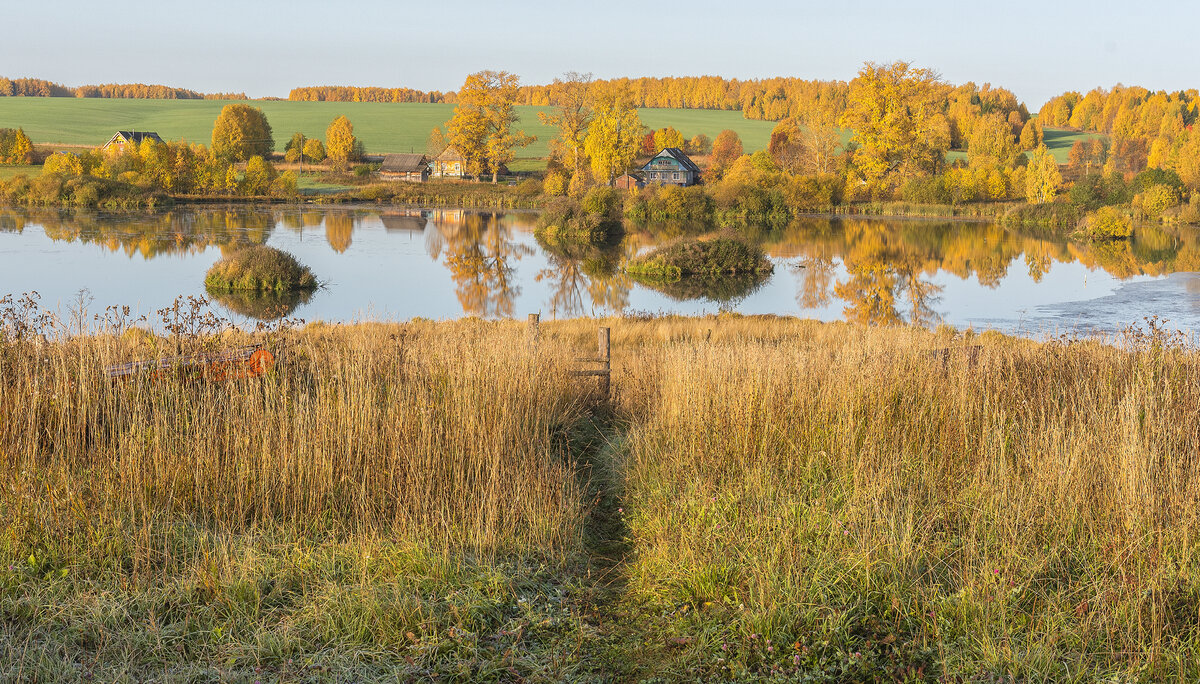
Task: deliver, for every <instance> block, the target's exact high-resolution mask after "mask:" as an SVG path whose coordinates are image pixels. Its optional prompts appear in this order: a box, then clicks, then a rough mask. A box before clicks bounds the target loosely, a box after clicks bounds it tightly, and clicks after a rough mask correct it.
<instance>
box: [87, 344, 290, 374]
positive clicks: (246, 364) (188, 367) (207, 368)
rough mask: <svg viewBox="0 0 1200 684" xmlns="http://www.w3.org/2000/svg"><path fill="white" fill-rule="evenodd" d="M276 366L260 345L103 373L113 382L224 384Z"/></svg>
mask: <svg viewBox="0 0 1200 684" xmlns="http://www.w3.org/2000/svg"><path fill="white" fill-rule="evenodd" d="M274 366H275V355H274V354H272V353H271V352H270V351H269V350H267V349H266V348H264V347H263V345H261V344H256V345H251V346H248V347H237V348H235V349H228V350H225V351H222V352H219V353H214V354H191V355H186V356H168V357H164V358H161V359H154V360H150V361H132V362H130V363H123V364H120V365H116V366H109V367H108V368H105V369H104V371H105V373H106V374H107V375H108V377H109V379H111V380H112V381H113V382H117V381H119V380H128V379H132V378H135V377H148V378H150V379H153V380H166V379H171V378H174V379H189V378H191V379H201V380H207V381H210V382H224V381H225V380H236V379H242V378H259V377H262V376H263V375H266V373H267V371H269V370H271V368H273V367H274Z"/></svg>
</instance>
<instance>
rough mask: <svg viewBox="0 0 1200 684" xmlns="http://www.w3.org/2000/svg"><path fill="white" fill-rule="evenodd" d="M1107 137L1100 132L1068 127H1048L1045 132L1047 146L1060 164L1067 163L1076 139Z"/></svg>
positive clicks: (1044, 137)
mask: <svg viewBox="0 0 1200 684" xmlns="http://www.w3.org/2000/svg"><path fill="white" fill-rule="evenodd" d="M1107 137H1108V136H1106V135H1102V134H1100V133H1089V132H1087V131H1073V130H1070V129H1067V128H1047V129H1046V130H1045V131H1044V134H1043V139H1044V141H1045V143H1046V147H1047V148H1048V149H1049V150H1050V154H1053V155H1054V159H1055V161H1057V162H1058V163H1059V164H1066V163H1067V155H1068V154H1070V152H1071V146H1072V145H1074V144H1075V141H1077V140H1091V139H1095V138H1107Z"/></svg>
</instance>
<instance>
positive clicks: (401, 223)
mask: <svg viewBox="0 0 1200 684" xmlns="http://www.w3.org/2000/svg"><path fill="white" fill-rule="evenodd" d="M379 220H380V221H382V222H383V229H384V230H386V231H387V232H389V233H408V234H410V235H415V234H417V233H423V232H425V223H426V219H425V214H424V212H422V211H420V210H419V209H407V210H402V211H397V212H388V213H386V214H380V215H379Z"/></svg>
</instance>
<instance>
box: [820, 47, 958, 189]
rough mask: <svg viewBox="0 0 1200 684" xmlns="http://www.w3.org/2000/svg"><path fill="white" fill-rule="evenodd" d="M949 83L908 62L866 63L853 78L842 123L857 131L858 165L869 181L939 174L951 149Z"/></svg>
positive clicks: (856, 161)
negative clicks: (947, 111)
mask: <svg viewBox="0 0 1200 684" xmlns="http://www.w3.org/2000/svg"><path fill="white" fill-rule="evenodd" d="M946 90H947V86H946V85H945V84H944V83H943V82H942V79H941V77H940V76H939V75H938V74H937V73H936V72H934V71H932V70H930V69H917V68H914V67H913V66H912V65H910V64H909V63H908V62H902V61H897V62H893V63H891V64H875V63H872V62H868V63H866V64H865V65H864V66H863V68H862V69H860V70H859V72H858V76H857V77H856V78H855V79H854V80H853V81H851V82H850V95H849V100H848V102H847V108H846V112H845V113H844V114H843V115H842V118H841V125H842V127H843V128H849V129H850V130H853V131H854V137H853V141H854V142H855V143H856V144H857V148H856V149H855V151H854V157H853V162H854V167H855V169H856V170H857V171H858V173H859V175H860V176H861V177H862V178H863V179H864V180H866V181H867V182H868V183H882V184H894V183H898V182H902V181H904V180H906V179H908V178H911V177H913V176H918V175H923V174H933V173H937V172H938V171H939V170H940V169H941V167H942V166H943V165H944V164H945V159H946V151H947V150H948V149H949V148H950V123H949V120H948V119H947V118H946V115H945V114H944V113H943V103H944V102H945V99H946Z"/></svg>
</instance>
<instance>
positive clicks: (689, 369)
mask: <svg viewBox="0 0 1200 684" xmlns="http://www.w3.org/2000/svg"><path fill="white" fill-rule="evenodd" d="M734 325H735V326H739V325H740V326H745V325H747V324H746V323H735V324H734ZM761 325H762V326H763V328H764V330H765V329H774V330H776V331H777V333H778V332H779V331H787V330H788V329H789V327H790V329H791V333H792V334H791V339H781V338H780V337H779V336H778V335H776V337H775V339H767V338H769V337H770V335H762V336H757V335H749V334H748V335H744V336H740V335H739V336H737V337H734V338H725V339H718V340H712V339H710V340H707V341H705V340H696V339H692V340H690V341H682V342H676V343H674V344H670V345H668V346H666V348H665V349H664V350H663V351H662V353H661V357H660V361H658V362H656V363H654V364H646V365H644V366H641V367H635V368H631V369H629V372H630V373H631V374H632V375H634V376H635V377H636V376H641V377H638V378H637V381H636V382H634V383H632V384H633V385H634V386H639V387H642V388H643V391H642V393H641V395H640V396H639V397H636V398H635V397H631V398H630V400H631V404H630V405H629V410H630V412H631V414H632V415H633V416H635V418H634V420H633V427H632V429H631V432H630V435H629V438H628V442H627V444H626V448H625V450H624V453H625V454H626V456H625V460H624V464H623V466H624V467H623V476H624V484H625V487H626V492H625V501H626V503H625V506H624V508H625V514H626V519H627V524H628V527H629V533H630V536H631V539H632V543H633V547H634V553H635V559H634V561H633V562H632V564H631V570H630V586H631V593H632V594H633V595H634V596H636V597H639V598H640V599H641V600H645V601H649V602H650V603H651V604H653V605H656V606H660V607H661V609H662V610H664V611H669V614H670V615H679V616H680V617H678V618H677V621H676V623H675V624H674V629H676V630H678V632H679V633H681V634H686V635H691V637H695V636H696V635H697V634H699V635H700V636H699V638H698V641H697V642H696V645H695V646H694V647H693V648H694V651H693V654H692V656H693V657H695V658H696V659H697V660H701V661H706V662H708V663H710V664H711V665H712V666H713V668H714V669H719V670H721V671H723V672H725V674H733V675H739V674H740V675H741V676H749V675H747V673H750V674H752V675H753V676H762V675H765V674H778V675H780V676H784V675H788V674H796V675H797V676H798V673H799V672H801V671H803V672H808V673H809V674H813V673H820V674H824V675H825V676H829V677H832V678H834V679H838V678H842V679H845V678H850V679H855V680H862V679H885V680H890V679H904V678H924V677H929V676H937V675H939V674H946V675H950V676H952V677H963V676H965V677H968V678H970V677H985V678H987V677H1008V676H1016V677H1017V678H1018V679H1019V680H1020V679H1027V678H1028V679H1031V680H1037V681H1046V680H1054V681H1066V680H1079V681H1094V680H1096V679H1102V678H1110V677H1115V678H1117V679H1142V678H1152V679H1153V678H1160V677H1178V676H1183V677H1184V678H1185V679H1191V678H1195V677H1197V676H1200V671H1198V670H1197V668H1198V667H1200V666H1197V662H1200V661H1198V660H1197V658H1196V656H1197V649H1198V648H1200V629H1198V627H1197V624H1198V623H1197V618H1200V544H1198V541H1200V516H1198V513H1197V505H1198V504H1200V425H1198V424H1197V417H1198V416H1200V355H1197V354H1196V353H1195V352H1188V351H1185V350H1183V349H1181V348H1178V347H1176V346H1174V342H1177V340H1173V339H1171V338H1169V336H1165V335H1161V334H1151V335H1149V336H1146V335H1143V336H1142V339H1138V340H1134V342H1136V343H1137V344H1138V346H1139V349H1138V350H1136V351H1120V350H1118V349H1117V348H1114V347H1112V346H1106V345H1102V344H1098V343H1052V344H1046V345H1037V344H1032V343H1025V342H1017V341H1011V340H998V336H996V337H992V336H985V343H984V344H983V345H982V346H981V347H980V348H979V349H978V350H975V351H964V352H961V353H951V354H950V355H949V356H948V357H946V356H944V355H943V354H941V353H934V354H931V353H930V352H929V351H928V350H929V349H931V348H941V347H945V346H950V347H954V346H962V345H963V344H964V343H963V341H962V340H952V339H948V338H947V337H946V336H945V335H943V336H942V338H941V339H939V338H938V337H936V336H934V335H931V334H929V333H925V332H923V331H912V330H896V329H864V328H845V327H840V326H825V327H815V326H809V327H804V326H795V325H793V324H788V323H776V324H769V323H762V324H761ZM667 334H669V333H667ZM989 338H990V339H989ZM616 339H618V340H619V339H620V338H616ZM992 342H997V343H995V344H993V343H992ZM689 608H690V610H689ZM691 637H689V638H691ZM770 639H774V641H773V642H772V641H769V640H770Z"/></svg>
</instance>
